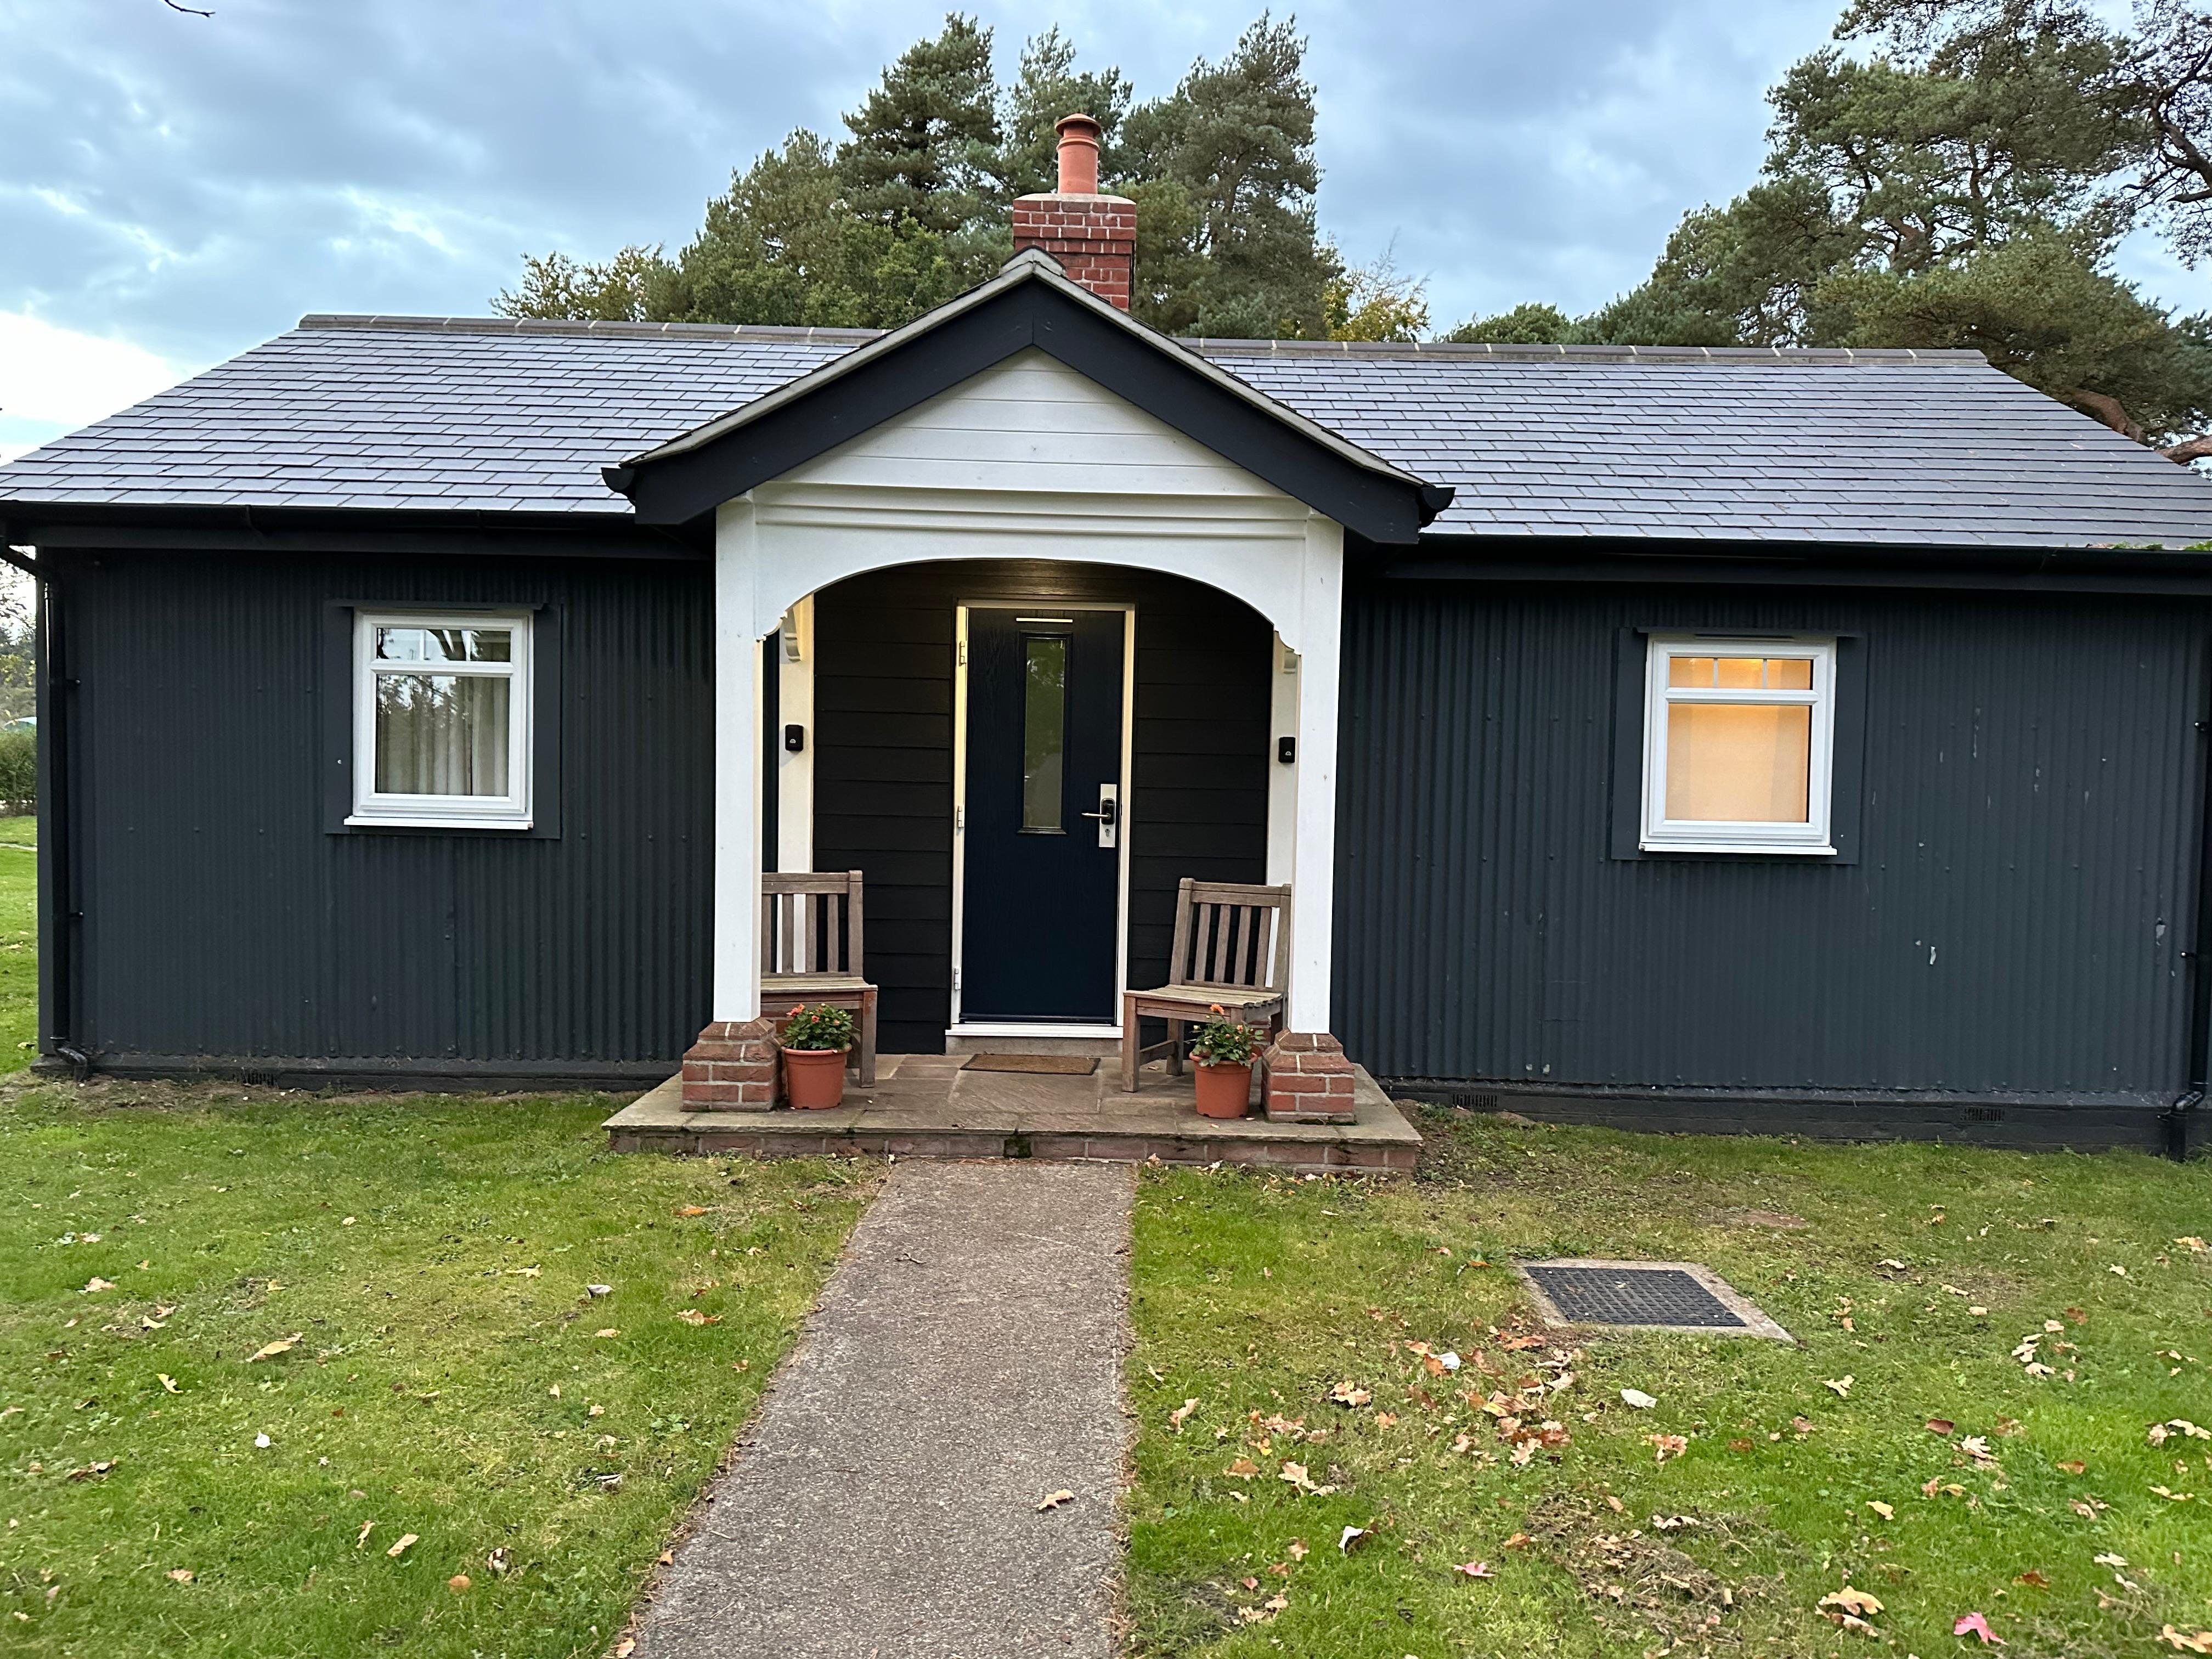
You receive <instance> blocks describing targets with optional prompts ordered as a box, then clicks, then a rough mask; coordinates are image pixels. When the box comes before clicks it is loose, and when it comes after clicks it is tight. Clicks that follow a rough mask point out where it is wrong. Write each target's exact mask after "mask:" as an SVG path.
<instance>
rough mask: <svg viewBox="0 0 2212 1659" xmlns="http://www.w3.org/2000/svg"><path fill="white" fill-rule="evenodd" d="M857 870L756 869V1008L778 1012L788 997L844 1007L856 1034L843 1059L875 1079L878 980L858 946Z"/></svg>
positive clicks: (866, 1083)
mask: <svg viewBox="0 0 2212 1659" xmlns="http://www.w3.org/2000/svg"><path fill="white" fill-rule="evenodd" d="M860 934H861V930H860V872H859V871H858V870H836V871H830V872H824V873H822V874H803V875H780V874H764V875H763V876H762V877H761V1008H762V1011H763V1012H764V1013H766V1014H768V1015H769V1018H773V1019H781V1018H782V1017H783V1013H784V1011H785V1010H786V1009H787V1008H788V1007H790V1006H791V1005H792V1004H793V1003H794V1002H805V1003H815V1004H821V1003H827V1004H828V1005H829V1006H830V1007H832V1008H849V1009H851V1010H852V1011H853V1012H854V1015H855V1016H856V1017H857V1019H856V1023H857V1024H858V1025H859V1026H860V1031H859V1041H857V1042H854V1045H853V1054H852V1057H851V1058H850V1059H849V1060H847V1061H846V1064H847V1065H848V1066H857V1067H858V1068H859V1070H860V1086H861V1087H862V1088H864V1089H866V1088H869V1087H871V1086H872V1085H873V1084H874V1083H875V1080H876V987H874V986H872V985H871V984H870V983H868V981H867V977H866V972H867V969H866V961H867V959H866V956H865V955H864V954H863V952H862V950H861V937H860Z"/></svg>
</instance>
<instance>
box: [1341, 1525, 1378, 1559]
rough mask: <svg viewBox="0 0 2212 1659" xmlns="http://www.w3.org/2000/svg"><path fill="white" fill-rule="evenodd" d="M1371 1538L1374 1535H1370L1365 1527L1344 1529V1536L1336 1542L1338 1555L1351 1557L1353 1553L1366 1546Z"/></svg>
mask: <svg viewBox="0 0 2212 1659" xmlns="http://www.w3.org/2000/svg"><path fill="white" fill-rule="evenodd" d="M1371 1536H1373V1534H1370V1532H1369V1531H1368V1530H1367V1528H1364V1527H1346V1528H1345V1529H1344V1532H1343V1534H1342V1535H1341V1536H1340V1537H1339V1538H1338V1539H1337V1541H1336V1547H1337V1553H1339V1554H1341V1555H1349V1554H1351V1553H1352V1551H1354V1550H1356V1549H1358V1548H1359V1547H1361V1546H1362V1545H1364V1544H1365V1543H1366V1542H1367V1541H1368V1539H1369V1538H1370V1537H1371Z"/></svg>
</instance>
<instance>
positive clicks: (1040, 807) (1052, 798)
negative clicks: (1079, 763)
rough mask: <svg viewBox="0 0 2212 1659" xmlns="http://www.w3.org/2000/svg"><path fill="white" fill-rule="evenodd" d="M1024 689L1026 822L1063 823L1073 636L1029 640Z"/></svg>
mask: <svg viewBox="0 0 2212 1659" xmlns="http://www.w3.org/2000/svg"><path fill="white" fill-rule="evenodd" d="M1022 643H1023V646H1024V650H1025V653H1026V659H1027V666H1026V669H1025V674H1026V677H1027V678H1026V679H1025V681H1024V686H1023V692H1022V828H1023V829H1059V828H1060V812H1061V797H1062V795H1063V794H1064V793H1065V791H1064V789H1063V788H1062V782H1063V778H1064V775H1065V773H1066V748H1067V638H1066V635H1060V634H1046V635H1032V636H1030V638H1028V639H1026V640H1024V641H1023V642H1022Z"/></svg>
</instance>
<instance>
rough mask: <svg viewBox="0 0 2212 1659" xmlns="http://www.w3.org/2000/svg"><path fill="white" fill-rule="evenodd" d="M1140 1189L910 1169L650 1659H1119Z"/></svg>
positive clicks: (669, 1591) (724, 1485) (872, 1226)
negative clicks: (1130, 1321) (1042, 1658)
mask: <svg viewBox="0 0 2212 1659" xmlns="http://www.w3.org/2000/svg"><path fill="white" fill-rule="evenodd" d="M1132 1174H1133V1172H1132V1171H1131V1170H1129V1169H1128V1168H1127V1167H1126V1166H1125V1167H1121V1168H1115V1167H1113V1166H1110V1165H1099V1164H1088V1165H1086V1164H1037V1163H1006V1162H1000V1163H990V1164H972V1163H965V1164H899V1165H898V1166H896V1168H895V1169H894V1170H892V1171H891V1174H890V1178H889V1179H888V1180H887V1182H885V1184H884V1190H883V1194H882V1195H881V1196H880V1197H879V1198H878V1199H877V1200H876V1202H875V1203H874V1205H873V1206H871V1208H870V1209H869V1211H868V1212H867V1214H866V1216H864V1217H863V1218H861V1221H860V1225H859V1226H858V1227H857V1228H856V1229H854V1234H853V1237H852V1241H851V1243H850V1244H849V1246H848V1250H847V1254H846V1258H845V1261H844V1262H843V1263H842V1265H841V1266H840V1267H838V1269H837V1271H836V1273H834V1274H833V1275H832V1276H831V1278H830V1279H829V1285H827V1287H826V1288H825V1289H824V1291H823V1297H822V1302H821V1305H820V1307H819V1308H818V1309H817V1310H816V1312H815V1314H814V1316H813V1317H812V1318H811V1319H810V1320H809V1321H808V1322H807V1328H806V1331H805V1335H804V1336H803V1337H802V1338H801V1339H800V1341H799V1346H798V1347H797V1349H796V1350H795V1351H794V1352H793V1354H792V1357H791V1358H790V1359H789V1360H788V1361H787V1363H786V1364H785V1366H784V1369H783V1370H782V1372H781V1375H780V1376H778V1377H777V1379H776V1381H775V1384H774V1385H773V1386H772V1387H771V1388H770V1389H769V1395H768V1399H767V1402H766V1404H765V1405H764V1406H763V1409H762V1412H761V1415H760V1417H759V1419H757V1423H756V1425H755V1426H754V1428H753V1430H752V1432H751V1433H750V1436H749V1437H748V1438H747V1439H746V1440H745V1441H744V1443H742V1444H741V1446H740V1449H739V1451H738V1457H737V1460H736V1462H735V1463H734V1465H733V1466H732V1468H730V1469H729V1470H728V1472H727V1473H726V1474H722V1475H720V1476H719V1477H718V1478H717V1479H716V1480H715V1481H714V1485H713V1486H712V1488H711V1489H710V1491H711V1498H710V1502H709V1504H708V1507H707V1509H706V1510H705V1511H704V1512H703V1515H702V1518H701V1520H700V1522H699V1523H698V1525H697V1526H696V1528H695V1529H694V1530H693V1531H692V1533H691V1534H690V1536H689V1537H688V1538H686V1539H685V1540H684V1542H683V1543H681V1544H680V1545H678V1547H677V1549H676V1552H675V1560H674V1562H673V1564H672V1565H671V1566H670V1567H669V1568H668V1569H667V1570H666V1571H665V1575H664V1577H663V1578H662V1580H661V1583H660V1584H659V1588H658V1589H657V1590H656V1591H655V1592H654V1594H653V1596H652V1597H651V1599H650V1600H649V1601H648V1602H647V1607H646V1609H645V1612H644V1613H643V1614H642V1615H641V1620H640V1622H639V1627H638V1632H637V1636H638V1647H637V1652H636V1659H679V1656H680V1659H741V1656H742V1659H757V1656H763V1655H769V1654H775V1655H791V1656H799V1659H807V1656H816V1655H821V1656H831V1655H834V1656H836V1659H861V1656H868V1655H880V1656H883V1659H890V1656H893V1655H899V1656H910V1659H1000V1656H1009V1659H1010V1656H1013V1655H1018V1654H1019V1655H1034V1654H1038V1653H1050V1654H1059V1655H1066V1656H1071V1659H1107V1656H1108V1655H1109V1653H1110V1652H1111V1651H1112V1647H1113V1644H1112V1638H1111V1634H1110V1632H1109V1626H1108V1620H1109V1617H1110V1615H1111V1613H1112V1611H1113V1601H1112V1583H1113V1575H1114V1573H1115V1568H1116V1566H1117V1565H1118V1562H1119V1559H1120V1548H1119V1543H1118V1540H1117V1516H1118V1510H1119V1503H1120V1495H1121V1458H1122V1454H1123V1449H1124V1447H1125V1444H1126V1441H1127V1423H1126V1418H1125V1416H1124V1413H1123V1407H1122V1401H1121V1362H1122V1358H1123V1356H1124V1354H1125V1353H1126V1352H1127V1342H1128V1337H1127V1294H1128V1283H1127V1271H1128V1249H1129V1209H1130V1198H1131V1192H1132V1185H1133V1183H1132ZM1060 1491H1067V1492H1073V1493H1074V1498H1073V1501H1072V1502H1068V1503H1065V1504H1060V1505H1058V1506H1056V1507H1054V1508H1053V1509H1051V1510H1045V1511H1042V1512H1041V1511H1040V1510H1038V1509H1037V1507H1036V1506H1037V1504H1038V1503H1039V1502H1040V1501H1041V1500H1042V1498H1045V1497H1046V1496H1047V1495H1048V1494H1049V1493H1052V1492H1060Z"/></svg>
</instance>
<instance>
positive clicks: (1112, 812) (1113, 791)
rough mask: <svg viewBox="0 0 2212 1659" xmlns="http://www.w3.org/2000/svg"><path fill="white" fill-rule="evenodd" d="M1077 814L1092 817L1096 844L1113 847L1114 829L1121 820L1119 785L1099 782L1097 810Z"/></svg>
mask: <svg viewBox="0 0 2212 1659" xmlns="http://www.w3.org/2000/svg"><path fill="white" fill-rule="evenodd" d="M1079 816H1080V817H1086V818H1090V819H1092V820H1093V821H1095V822H1096V823H1097V825H1098V844H1099V845H1100V846H1101V847H1104V848H1111V847H1113V846H1114V845H1115V839H1114V837H1115V829H1116V828H1117V827H1118V826H1119V825H1120V823H1121V785H1119V784H1118V783H1102V784H1100V785H1099V786H1098V810H1097V811H1095V812H1085V813H1082V814H1079Z"/></svg>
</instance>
